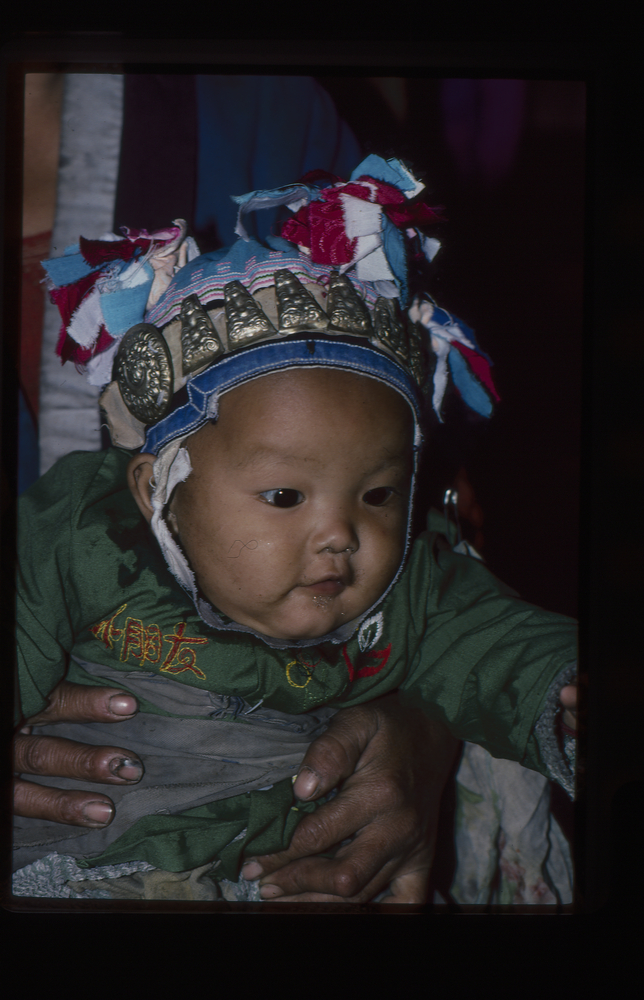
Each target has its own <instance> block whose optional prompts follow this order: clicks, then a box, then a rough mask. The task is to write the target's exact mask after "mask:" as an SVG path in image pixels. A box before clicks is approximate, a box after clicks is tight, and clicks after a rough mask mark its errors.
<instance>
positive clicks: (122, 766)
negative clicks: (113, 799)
mask: <svg viewBox="0 0 644 1000" xmlns="http://www.w3.org/2000/svg"><path fill="white" fill-rule="evenodd" d="M110 771H111V772H112V774H114V775H116V776H117V777H118V778H124V779H125V781H139V780H140V779H141V777H142V776H143V766H142V764H141V763H140V762H139V761H138V760H134V758H133V757H115V758H114V760H111V761H110Z"/></svg>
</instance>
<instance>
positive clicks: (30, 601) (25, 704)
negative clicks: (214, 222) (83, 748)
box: [15, 453, 101, 724]
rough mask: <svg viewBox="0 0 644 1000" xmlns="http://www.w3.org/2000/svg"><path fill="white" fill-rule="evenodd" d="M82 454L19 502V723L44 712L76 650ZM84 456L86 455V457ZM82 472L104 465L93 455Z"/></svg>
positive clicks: (64, 461) (61, 465)
mask: <svg viewBox="0 0 644 1000" xmlns="http://www.w3.org/2000/svg"><path fill="white" fill-rule="evenodd" d="M78 457H79V456H78V454H74V453H72V454H70V455H68V456H65V458H62V459H60V461H59V462H57V463H56V464H55V465H54V466H53V467H52V468H51V469H50V470H49V472H47V473H46V474H45V475H44V476H42V477H41V478H40V479H39V480H38V481H37V482H36V483H34V485H33V486H32V487H30V489H28V490H27V491H26V492H25V493H23V495H22V496H21V498H20V501H19V504H18V535H17V543H18V569H17V577H16V655H17V668H18V685H19V696H20V697H19V704H18V706H17V708H16V711H17V713H19V715H18V717H17V718H16V720H15V721H16V724H18V723H19V722H20V721H21V718H20V715H21V716H22V718H28V717H29V716H31V715H34V714H35V713H36V712H39V711H41V710H42V709H43V708H45V707H46V705H47V703H48V701H47V695H48V694H49V692H51V691H52V690H53V688H54V687H55V686H56V685H57V684H58V683H59V681H61V680H62V679H63V677H64V676H65V672H66V670H67V663H68V653H69V651H70V650H71V649H72V647H73V642H74V629H73V609H72V608H71V607H70V599H71V600H73V597H70V595H73V594H74V592H75V591H74V588H73V586H71V585H70V584H71V579H70V571H71V566H72V559H73V555H72V553H73V542H74V538H73V535H74V518H75V511H76V510H77V509H78V506H79V503H81V502H82V497H83V495H84V490H83V484H82V482H80V481H79V475H78V471H77V470H78ZM85 457H86V456H85V455H84V456H83V458H85ZM87 458H88V459H90V460H89V462H85V463H84V467H88V466H90V465H91V467H92V471H93V470H94V466H95V465H98V464H100V461H101V453H96V455H91V458H90V455H89V453H88V455H87Z"/></svg>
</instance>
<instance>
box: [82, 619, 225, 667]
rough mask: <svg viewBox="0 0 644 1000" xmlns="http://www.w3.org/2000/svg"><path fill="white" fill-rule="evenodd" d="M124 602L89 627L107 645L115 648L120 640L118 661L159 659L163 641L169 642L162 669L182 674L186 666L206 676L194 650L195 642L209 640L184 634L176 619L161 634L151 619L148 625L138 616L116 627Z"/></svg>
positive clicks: (162, 651) (154, 660)
mask: <svg viewBox="0 0 644 1000" xmlns="http://www.w3.org/2000/svg"><path fill="white" fill-rule="evenodd" d="M126 608H127V604H122V605H121V607H120V608H119V609H118V611H115V612H114V614H113V615H112V616H111V617H110V618H105V619H104V620H103V621H101V622H98V624H97V625H92V626H91V627H90V632H91V633H92V635H94V636H95V637H96V638H97V639H98V641H99V642H101V643H102V644H103V645H104V646H105V648H106V649H114V648H115V643H116V648H117V649H118V644H119V642H120V643H121V646H120V653H119V660H120V661H121V663H127V662H128V660H129V661H130V662H131V661H132V660H134V661H138V664H139V665H140V666H143V664H145V663H159V662H160V660H161V657H162V656H163V653H164V649H163V643H164V642H167V643H169V644H170V649H169V650H168V652H167V655H166V657H165V659H164V660H163V663H162V665H161V667H160V668H159V669H160V670H162V671H163V672H164V673H168V674H181V673H183V672H184V671H185V670H190V671H191V672H192V673H193V674H194V675H195V676H196V677H199V678H200V679H201V680H205V679H206V675H205V674H204V672H203V670H201V669H200V668H199V667H198V666H197V653H196V650H195V649H194V648H193V647H194V646H203V645H206V644H207V642H208V640H207V639H201V638H198V637H197V636H190V635H186V634H185V632H186V628H187V626H186V623H185V622H178V624H177V625H176V626H175V629H174V632H170V633H168V634H167V635H161V629H160V627H159V626H158V625H157V624H156V623H155V622H153V623H152V624H151V625H144V624H143V622H142V621H141V619H140V618H130V617H128V618H126V619H125V627H124V628H117V626H116V624H115V620H116V618H118V616H119V615H120V614H121V613H122V612H123V611H125V609H126Z"/></svg>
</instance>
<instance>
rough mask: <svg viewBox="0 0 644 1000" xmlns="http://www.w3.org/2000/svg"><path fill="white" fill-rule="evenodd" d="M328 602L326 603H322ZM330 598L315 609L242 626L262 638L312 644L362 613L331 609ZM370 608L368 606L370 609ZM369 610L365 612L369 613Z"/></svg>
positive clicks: (320, 602)
mask: <svg viewBox="0 0 644 1000" xmlns="http://www.w3.org/2000/svg"><path fill="white" fill-rule="evenodd" d="M323 600H326V602H327V603H326V604H325V603H323ZM330 604H331V600H329V599H322V598H318V599H316V602H315V604H314V605H313V608H306V609H304V610H299V611H298V613H294V614H290V615H276V616H275V617H274V618H272V617H269V618H267V619H265V620H250V619H249V620H248V621H247V622H239V624H247V625H250V627H251V628H253V629H255V631H256V632H259V633H260V634H261V635H265V636H268V637H269V638H271V639H282V640H284V642H287V643H295V642H304V641H311V642H315V640H316V639H321V638H323V637H324V636H325V635H330V634H331V633H332V632H335V631H336V630H337V629H339V628H341V627H342V626H343V625H346V624H347V622H350V621H353V619H354V618H357V617H359V615H361V614H362V611H361V610H358V611H355V610H353V609H351V610H346V611H343V610H340V609H334V608H332V607H331V606H329V605H330ZM367 607H369V605H368V606H367ZM367 607H365V608H364V609H363V610H364V611H366V610H367Z"/></svg>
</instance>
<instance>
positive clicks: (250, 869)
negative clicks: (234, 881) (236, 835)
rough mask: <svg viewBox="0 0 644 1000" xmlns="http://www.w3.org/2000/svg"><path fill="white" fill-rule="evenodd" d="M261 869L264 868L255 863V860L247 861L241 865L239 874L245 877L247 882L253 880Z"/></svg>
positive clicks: (259, 873)
mask: <svg viewBox="0 0 644 1000" xmlns="http://www.w3.org/2000/svg"><path fill="white" fill-rule="evenodd" d="M263 871H264V869H263V868H262V866H261V865H260V864H258V863H257V861H247V862H246V864H245V865H244V866H243V867H242V870H241V875H242V878H245V879H246V880H247V881H248V882H253V881H254V879H256V878H259V876H260V875H261V874H262V872H263Z"/></svg>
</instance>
